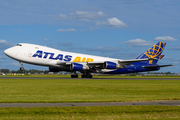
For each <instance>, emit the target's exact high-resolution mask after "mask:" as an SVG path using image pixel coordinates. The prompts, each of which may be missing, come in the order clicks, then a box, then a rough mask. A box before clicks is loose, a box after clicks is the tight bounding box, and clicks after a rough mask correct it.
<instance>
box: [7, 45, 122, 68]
mask: <svg viewBox="0 0 180 120" xmlns="http://www.w3.org/2000/svg"><path fill="white" fill-rule="evenodd" d="M4 53H5V54H6V55H7V56H9V57H10V58H12V59H15V60H17V61H20V62H24V63H29V64H34V65H41V66H53V67H58V65H57V63H58V62H96V61H97V62H98V61H117V60H119V59H113V58H106V57H98V56H93V55H86V54H80V53H72V52H65V51H60V50H57V49H53V48H49V47H46V46H40V45H35V44H28V43H20V44H18V45H17V46H14V47H11V48H9V49H6V50H5V51H4Z"/></svg>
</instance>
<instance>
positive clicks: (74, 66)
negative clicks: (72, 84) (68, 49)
mask: <svg viewBox="0 0 180 120" xmlns="http://www.w3.org/2000/svg"><path fill="white" fill-rule="evenodd" d="M70 70H75V71H82V70H89V67H88V66H87V65H83V64H79V63H72V64H71V65H70Z"/></svg>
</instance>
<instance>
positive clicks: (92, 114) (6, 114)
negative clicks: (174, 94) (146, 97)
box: [0, 106, 180, 120]
mask: <svg viewBox="0 0 180 120" xmlns="http://www.w3.org/2000/svg"><path fill="white" fill-rule="evenodd" d="M0 119H1V120H4V119H6V120H7V119H8V120H9V119H20V120H35V119H38V120H39V119H40V120H46V119H48V120H53V119H58V120H59V119H61V120H69V119H76V120H95V119H96V120H117V119H121V120H132V119H133V120H144V119H156V120H169V119H173V120H179V119H180V107H178V106H121V107H120V106H109V107H40V108H0Z"/></svg>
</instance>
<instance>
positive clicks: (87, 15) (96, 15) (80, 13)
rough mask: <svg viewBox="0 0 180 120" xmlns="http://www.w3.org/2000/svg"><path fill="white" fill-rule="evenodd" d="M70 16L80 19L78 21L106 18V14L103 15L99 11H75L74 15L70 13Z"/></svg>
mask: <svg viewBox="0 0 180 120" xmlns="http://www.w3.org/2000/svg"><path fill="white" fill-rule="evenodd" d="M70 15H71V16H74V17H75V18H80V19H94V18H99V17H105V16H106V14H104V13H103V12H101V11H98V12H88V11H76V12H75V13H72V14H70Z"/></svg>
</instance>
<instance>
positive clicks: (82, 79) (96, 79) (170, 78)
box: [0, 77, 180, 80]
mask: <svg viewBox="0 0 180 120" xmlns="http://www.w3.org/2000/svg"><path fill="white" fill-rule="evenodd" d="M0 79H67V80H68V79H71V80H83V79H86V80H87V79H88V80H105V79H106V80H180V78H138V77H137V78H100V77H99V78H70V77H69V78H60V77H59V78H58V77H0Z"/></svg>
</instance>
